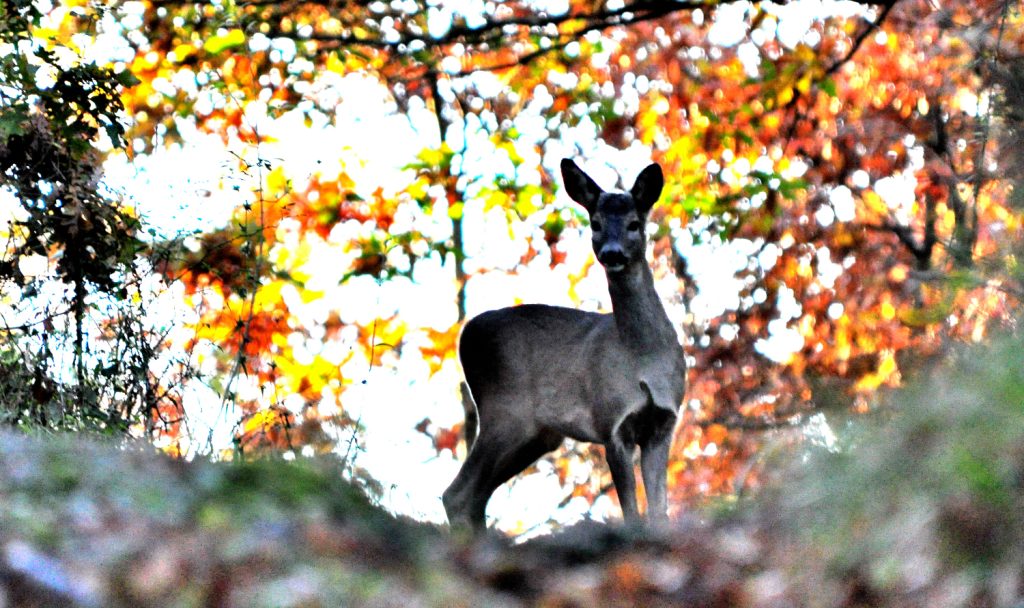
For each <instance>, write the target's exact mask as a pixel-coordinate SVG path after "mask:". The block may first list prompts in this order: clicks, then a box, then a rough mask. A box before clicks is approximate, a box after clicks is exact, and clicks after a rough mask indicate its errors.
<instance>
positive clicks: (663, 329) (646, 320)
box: [608, 263, 678, 356]
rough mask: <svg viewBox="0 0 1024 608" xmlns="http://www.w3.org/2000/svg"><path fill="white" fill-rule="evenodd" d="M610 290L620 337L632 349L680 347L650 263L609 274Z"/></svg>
mask: <svg viewBox="0 0 1024 608" xmlns="http://www.w3.org/2000/svg"><path fill="white" fill-rule="evenodd" d="M608 292H609V294H610V295H611V299H612V315H613V316H614V317H615V325H616V327H617V329H618V331H619V337H620V338H621V339H622V342H623V343H624V344H625V345H626V346H627V347H628V348H629V349H630V350H632V351H634V352H636V353H637V354H639V355H645V356H646V355H651V354H653V353H655V352H658V351H662V350H664V349H672V350H675V349H678V343H677V341H676V332H675V329H674V328H673V327H672V322H671V321H669V319H668V315H667V314H665V308H664V307H663V306H662V304H661V298H659V297H658V292H657V291H656V290H655V289H654V275H653V274H652V273H651V269H650V268H649V267H648V266H647V264H646V263H641V264H634V265H632V266H631V267H628V268H626V269H625V270H623V271H622V272H618V273H615V274H614V275H613V274H609V275H608Z"/></svg>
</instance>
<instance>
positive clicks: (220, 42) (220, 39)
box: [203, 28, 245, 55]
mask: <svg viewBox="0 0 1024 608" xmlns="http://www.w3.org/2000/svg"><path fill="white" fill-rule="evenodd" d="M243 44H245V32H243V31H242V30H240V29H237V28H236V29H233V30H230V31H228V33H226V34H221V35H217V36H213V37H211V38H207V39H206V42H204V43H203V50H205V51H206V52H207V53H210V54H211V55H217V54H218V53H221V52H223V51H226V50H227V49H232V48H235V47H237V46H242V45H243Z"/></svg>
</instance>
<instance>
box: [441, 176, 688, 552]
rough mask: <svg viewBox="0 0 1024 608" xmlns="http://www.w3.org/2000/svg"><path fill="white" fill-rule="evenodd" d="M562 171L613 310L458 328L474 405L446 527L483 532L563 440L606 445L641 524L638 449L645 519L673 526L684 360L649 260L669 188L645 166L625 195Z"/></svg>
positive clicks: (494, 316) (619, 488)
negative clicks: (503, 496) (672, 471)
mask: <svg viewBox="0 0 1024 608" xmlns="http://www.w3.org/2000/svg"><path fill="white" fill-rule="evenodd" d="M561 173H562V179H563V182H564V184H565V191H566V193H567V194H568V195H569V197H570V198H571V199H572V200H573V201H575V202H576V203H578V204H580V205H581V206H582V207H583V208H584V209H585V210H586V212H587V214H588V216H589V218H590V228H591V232H592V241H593V248H594V254H595V256H596V258H597V261H598V262H599V263H600V264H601V265H602V266H603V267H604V270H605V273H606V275H607V278H608V291H609V295H610V296H611V303H612V311H611V313H610V314H609V313H603V314H602V313H595V312H586V311H581V310H576V309H572V308H566V307H560V306H548V305H544V304H523V305H520V306H513V307H509V308H501V309H498V310H492V311H488V312H484V313H482V314H480V315H478V316H476V317H474V318H472V319H471V320H470V321H468V322H467V323H466V324H465V326H464V327H463V329H462V334H461V336H460V340H459V360H460V362H461V364H462V369H463V374H464V376H465V379H466V385H468V387H469V394H470V395H471V397H472V399H471V401H469V400H467V399H465V397H466V395H464V404H466V409H467V412H466V413H467V416H466V424H465V428H466V431H467V432H466V443H467V447H468V455H467V457H466V460H465V462H464V463H463V465H462V467H461V468H460V470H459V472H458V474H457V475H456V477H455V479H454V481H452V483H451V485H450V486H448V488H447V489H446V490H445V491H444V493H443V494H442V502H443V504H444V508H445V513H446V514H447V516H448V521H449V523H450V525H451V526H452V527H453V529H456V528H466V527H467V526H468V527H469V528H470V529H472V530H473V531H475V532H482V531H484V530H485V529H486V520H485V511H486V507H487V502H488V500H489V499H490V497H491V494H492V493H493V492H494V491H495V490H496V489H497V488H498V486H500V485H501V484H503V483H504V482H506V481H508V480H509V479H511V478H512V477H513V476H515V475H516V474H518V473H520V472H522V471H523V470H525V469H526V468H527V467H529V466H530V465H532V464H533V463H534V462H535V461H537V460H538V459H539V458H541V457H542V456H544V455H545V454H547V453H548V452H551V451H553V450H555V449H556V448H558V447H559V446H560V445H561V444H562V443H563V441H564V440H565V438H567V437H568V438H572V439H574V440H577V441H583V442H590V443H596V444H601V445H603V446H604V450H605V460H606V461H607V464H608V468H609V470H610V471H611V475H612V482H613V484H614V486H615V489H616V492H617V494H618V498H619V504H620V506H621V509H622V514H623V518H624V520H625V522H626V523H627V525H633V526H636V525H642V524H643V521H644V520H643V519H642V518H641V517H640V512H639V509H638V506H637V496H636V479H635V475H634V454H635V451H636V448H637V447H639V448H640V456H641V458H640V460H641V462H640V468H641V472H642V476H643V483H644V491H645V495H646V498H647V510H646V514H645V515H646V519H647V520H648V521H650V522H656V523H659V524H660V523H663V522H665V521H667V519H668V514H667V510H668V509H667V506H668V505H667V487H666V486H667V477H668V472H667V469H668V458H669V451H670V448H671V445H672V439H673V435H674V431H675V425H676V418H677V415H678V410H679V406H680V403H681V402H682V399H683V394H684V391H685V388H686V359H685V357H684V354H683V350H682V347H681V346H680V345H679V341H678V338H677V336H676V331H675V329H674V327H673V325H672V323H671V321H670V320H669V318H668V315H667V314H666V312H665V309H664V307H663V306H662V303H661V300H660V298H659V296H658V293H657V292H656V290H655V288H654V275H653V273H652V271H651V268H650V266H649V265H648V263H647V255H646V254H647V237H646V230H645V228H646V224H647V219H648V214H649V213H650V210H651V208H652V207H653V206H654V204H655V203H656V202H657V201H658V199H659V198H660V197H661V191H662V188H663V187H664V177H663V176H662V171H661V167H660V166H659V165H657V164H651V165H649V166H648V167H647V168H645V169H644V170H643V171H642V172H641V173H640V175H639V176H638V177H637V179H636V182H635V184H634V185H633V187H632V188H630V190H629V191H628V192H605V191H604V190H602V189H601V188H600V187H599V186H598V185H597V183H596V182H595V181H594V180H593V179H592V178H591V177H590V176H589V175H587V174H586V173H584V172H583V170H582V169H580V168H579V166H577V165H576V163H575V162H573V161H572V160H570V159H564V160H563V161H562V162H561ZM470 406H475V408H472V407H470ZM473 409H475V411H473ZM473 414H475V416H474V415H473ZM477 430H478V431H479V434H478V436H476V438H475V440H474V437H473V435H475V434H476V431H477Z"/></svg>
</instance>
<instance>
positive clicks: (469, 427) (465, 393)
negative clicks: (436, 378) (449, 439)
mask: <svg viewBox="0 0 1024 608" xmlns="http://www.w3.org/2000/svg"><path fill="white" fill-rule="evenodd" d="M459 393H461V394H462V409H463V411H464V412H465V413H466V423H465V424H464V425H463V426H462V431H463V434H464V435H465V439H466V453H467V454H468V453H469V451H470V450H471V449H473V442H474V441H476V430H477V427H478V426H479V424H480V418H479V415H478V414H477V413H476V403H474V402H473V395H472V394H470V392H469V385H468V384H466V383H465V382H462V383H460V384H459Z"/></svg>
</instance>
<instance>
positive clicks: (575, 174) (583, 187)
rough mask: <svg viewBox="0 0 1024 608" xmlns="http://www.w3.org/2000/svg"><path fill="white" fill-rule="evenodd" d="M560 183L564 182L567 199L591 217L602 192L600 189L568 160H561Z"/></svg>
mask: <svg viewBox="0 0 1024 608" xmlns="http://www.w3.org/2000/svg"><path fill="white" fill-rule="evenodd" d="M562 181H563V182H565V192H566V193H567V194H568V195H569V198H571V199H572V200H574V201H576V202H577V203H579V204H581V205H583V207H584V208H585V209H586V210H587V213H589V214H591V215H593V213H594V210H595V209H596V208H597V199H598V198H599V197H600V196H601V193H602V192H603V190H601V187H600V186H598V185H597V183H595V182H594V180H592V179H590V176H589V175H587V174H586V173H584V172H583V170H582V169H580V168H579V167H578V166H576V163H574V162H572V161H571V160H569V159H568V158H564V159H562Z"/></svg>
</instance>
